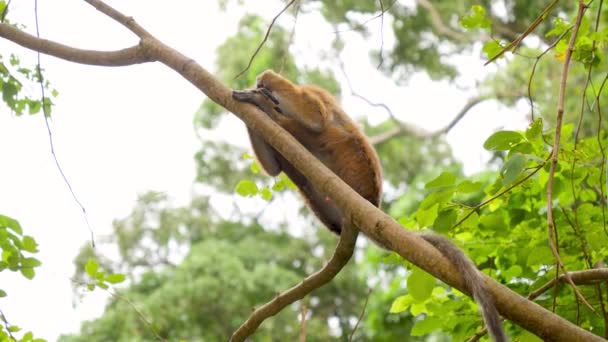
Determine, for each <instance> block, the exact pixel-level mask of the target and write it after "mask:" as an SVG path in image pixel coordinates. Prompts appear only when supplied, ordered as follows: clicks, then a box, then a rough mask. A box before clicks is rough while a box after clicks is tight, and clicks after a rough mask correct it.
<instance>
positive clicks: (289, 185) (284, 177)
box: [279, 172, 298, 190]
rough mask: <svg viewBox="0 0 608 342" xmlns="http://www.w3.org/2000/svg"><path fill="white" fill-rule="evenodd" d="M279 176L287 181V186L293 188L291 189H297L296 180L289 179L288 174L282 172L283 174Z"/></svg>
mask: <svg viewBox="0 0 608 342" xmlns="http://www.w3.org/2000/svg"><path fill="white" fill-rule="evenodd" d="M279 178H280V179H281V180H282V181H284V182H285V184H287V186H288V187H289V188H290V189H291V190H296V189H297V188H298V187H297V186H296V185H295V183H294V182H292V181H291V179H289V177H287V175H286V174H284V173H283V172H281V174H280V175H279Z"/></svg>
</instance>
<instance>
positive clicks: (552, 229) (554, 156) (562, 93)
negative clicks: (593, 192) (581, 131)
mask: <svg viewBox="0 0 608 342" xmlns="http://www.w3.org/2000/svg"><path fill="white" fill-rule="evenodd" d="M586 8H587V7H586V6H585V3H584V2H583V1H582V0H579V3H578V12H577V15H576V23H575V24H574V28H573V29H572V35H571V36H570V40H569V42H568V49H567V50H566V55H565V58H564V65H563V68H562V74H561V80H560V87H559V98H558V103H557V120H556V124H555V126H556V127H555V140H554V144H553V151H552V153H551V162H550V165H549V179H548V180H547V232H548V235H549V247H551V251H552V252H553V256H554V257H555V261H556V262H557V264H558V268H561V269H562V271H563V272H564V275H565V277H566V279H567V280H568V282H569V283H570V285H572V289H573V290H574V293H575V294H576V296H577V297H578V298H579V299H580V300H581V301H582V302H583V303H585V305H586V306H587V307H588V308H589V310H591V311H592V312H595V309H594V308H593V307H592V306H591V304H589V303H588V302H587V300H586V299H585V297H583V295H582V294H581V293H580V291H579V290H578V288H577V287H576V285H575V284H574V282H573V281H572V279H571V278H570V276H569V275H568V270H566V266H565V265H564V263H563V261H562V258H561V256H560V255H559V251H558V246H557V244H556V240H555V239H556V234H557V227H556V226H555V218H554V217H553V179H554V177H555V167H556V166H557V162H558V159H559V149H560V138H561V132H562V120H563V117H564V102H565V99H566V81H567V79H568V72H569V70H570V60H571V59H572V51H574V43H575V42H576V37H577V35H578V30H579V28H580V26H581V22H582V20H583V14H584V13H585V10H586Z"/></svg>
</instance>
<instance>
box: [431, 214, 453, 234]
mask: <svg viewBox="0 0 608 342" xmlns="http://www.w3.org/2000/svg"><path fill="white" fill-rule="evenodd" d="M457 218H458V212H456V210H454V209H447V210H442V211H441V212H440V213H439V215H438V216H437V218H436V219H435V222H434V223H433V229H434V230H436V231H438V232H440V233H444V232H447V231H448V230H450V228H452V227H453V226H454V224H456V219H457Z"/></svg>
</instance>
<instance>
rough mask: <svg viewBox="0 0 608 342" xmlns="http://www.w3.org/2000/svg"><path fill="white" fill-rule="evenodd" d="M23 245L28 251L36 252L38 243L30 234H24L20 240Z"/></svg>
mask: <svg viewBox="0 0 608 342" xmlns="http://www.w3.org/2000/svg"><path fill="white" fill-rule="evenodd" d="M21 242H22V244H23V246H22V248H23V250H24V251H27V252H30V253H36V252H38V243H36V240H34V238H33V237H31V236H27V235H26V236H24V237H23V240H22V241H21Z"/></svg>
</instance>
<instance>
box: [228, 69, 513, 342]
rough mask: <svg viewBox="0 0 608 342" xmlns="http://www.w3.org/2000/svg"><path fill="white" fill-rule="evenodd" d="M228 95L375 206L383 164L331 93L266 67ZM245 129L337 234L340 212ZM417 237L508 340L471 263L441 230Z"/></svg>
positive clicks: (268, 162)
mask: <svg viewBox="0 0 608 342" xmlns="http://www.w3.org/2000/svg"><path fill="white" fill-rule="evenodd" d="M232 97H233V98H234V99H235V100H237V101H242V102H247V103H250V104H253V105H255V106H257V107H258V108H259V109H260V110H262V111H263V112H264V113H266V114H267V115H268V116H269V117H270V118H271V119H272V120H273V121H275V122H276V123H277V124H279V125H280V126H281V127H283V128H284V129H285V130H286V131H288V132H289V133H290V134H291V135H292V136H293V137H294V138H295V139H296V140H298V141H299V142H300V143H301V144H302V145H303V146H304V147H305V148H306V149H307V150H308V151H309V152H310V153H312V154H313V155H314V156H315V157H316V158H317V159H319V160H320V161H321V162H322V163H323V164H324V165H325V166H327V167H328V168H329V169H330V170H332V171H333V172H334V173H335V174H336V175H337V176H338V177H340V178H341V179H342V180H343V181H344V182H345V183H346V184H348V185H349V186H350V187H351V188H353V190H355V191H356V192H357V193H358V194H359V195H361V197H363V198H364V199H366V200H367V201H369V202H370V203H372V204H373V205H374V206H376V207H380V199H381V194H382V169H381V166H380V160H379V158H378V154H377V153H376V150H375V149H374V147H373V146H372V144H371V143H370V142H369V140H368V138H367V137H366V135H365V134H364V133H363V131H362V130H361V129H360V128H359V127H358V126H357V124H356V123H355V122H354V121H353V120H352V119H351V118H350V117H349V116H348V115H347V114H346V112H345V111H344V110H343V109H342V108H341V106H340V105H339V103H338V101H337V100H336V99H335V98H334V97H333V96H332V95H331V94H330V93H328V92H327V91H325V90H324V89H322V88H320V87H318V86H315V85H296V84H294V83H292V82H291V81H289V80H287V79H285V78H284V77H282V76H281V75H279V74H277V73H275V72H274V71H272V70H266V71H264V72H263V73H261V74H260V75H259V76H258V77H257V82H256V87H255V88H254V89H250V90H244V91H236V90H235V91H233V93H232ZM247 130H248V134H249V138H250V142H251V145H252V147H253V151H254V153H255V155H256V157H257V159H258V161H259V163H260V164H261V166H262V168H263V169H264V170H265V171H266V173H268V174H269V175H270V176H276V175H278V174H279V173H281V172H284V173H285V174H286V175H287V176H288V177H289V178H290V179H291V180H292V181H293V182H294V184H295V185H296V186H297V187H298V189H299V190H300V192H301V194H302V195H303V197H304V200H305V202H306V204H307V206H308V207H309V208H310V209H311V210H312V211H313V212H314V214H315V215H316V216H317V217H318V218H319V220H320V221H321V222H322V223H323V224H324V225H325V226H326V227H327V228H329V230H330V231H332V232H333V233H335V234H337V235H340V233H341V232H342V227H343V225H344V224H345V221H346V219H345V213H343V212H342V210H341V209H340V208H339V207H338V206H337V205H336V204H335V203H334V201H333V200H332V199H331V198H329V197H328V196H327V195H325V194H323V193H322V192H321V191H319V190H318V189H316V188H315V187H314V186H313V185H312V183H311V182H310V181H309V180H308V179H307V178H306V177H304V175H302V173H301V172H300V171H299V170H298V169H296V168H295V167H294V166H293V165H292V164H291V163H290V162H289V161H287V159H285V157H283V155H281V153H279V152H278V151H277V150H276V149H274V148H273V147H272V146H270V144H268V143H267V142H266V141H265V140H264V138H263V137H262V136H261V135H260V134H258V133H257V132H255V131H253V130H252V129H250V128H247ZM420 237H422V238H423V239H424V240H426V241H427V242H429V243H430V244H431V245H433V246H434V247H435V248H436V249H437V250H438V251H439V252H441V254H442V255H444V256H445V257H446V258H447V259H448V260H449V261H450V262H451V263H452V264H453V266H454V267H455V268H456V269H457V271H458V272H459V273H460V274H461V275H462V277H463V279H464V281H465V286H466V287H467V289H468V290H469V291H470V292H471V294H472V295H473V298H474V299H475V300H476V301H477V303H478V305H479V307H480V310H481V313H482V316H483V318H484V321H485V324H486V327H487V329H488V332H489V333H490V335H491V336H492V338H493V340H494V341H495V342H506V341H507V340H508V339H507V337H506V335H505V333H504V330H503V328H502V324H501V321H500V316H499V314H498V311H497V310H496V307H495V305H494V302H493V298H492V296H491V295H490V293H489V291H488V289H487V288H486V286H485V283H484V281H483V278H482V276H481V273H480V272H479V270H477V268H476V267H475V265H474V264H473V262H472V261H471V260H470V259H469V258H468V257H467V256H466V255H465V254H464V252H463V251H461V250H460V249H459V248H458V247H457V246H456V245H454V244H453V243H452V242H451V241H449V240H448V239H446V238H445V237H443V236H441V235H437V234H434V233H432V234H431V233H424V234H420Z"/></svg>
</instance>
